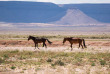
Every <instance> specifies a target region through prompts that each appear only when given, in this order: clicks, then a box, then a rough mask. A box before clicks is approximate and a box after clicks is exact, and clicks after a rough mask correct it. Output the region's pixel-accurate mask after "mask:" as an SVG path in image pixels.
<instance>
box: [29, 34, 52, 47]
mask: <svg viewBox="0 0 110 74" xmlns="http://www.w3.org/2000/svg"><path fill="white" fill-rule="evenodd" d="M30 39H32V40H33V42H34V44H35V49H36V44H37V48H38V43H43V47H44V46H45V47H46V48H47V45H46V43H45V42H46V40H47V41H48V43H49V44H51V43H52V42H50V41H49V40H48V39H47V38H39V37H33V36H29V37H28V41H29V40H30ZM38 49H39V48H38Z"/></svg>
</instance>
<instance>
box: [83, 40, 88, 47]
mask: <svg viewBox="0 0 110 74" xmlns="http://www.w3.org/2000/svg"><path fill="white" fill-rule="evenodd" d="M82 40H83V45H84V47H85V48H87V47H86V44H85V40H84V39H82Z"/></svg>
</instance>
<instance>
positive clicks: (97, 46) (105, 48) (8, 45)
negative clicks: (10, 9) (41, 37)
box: [0, 40, 110, 53]
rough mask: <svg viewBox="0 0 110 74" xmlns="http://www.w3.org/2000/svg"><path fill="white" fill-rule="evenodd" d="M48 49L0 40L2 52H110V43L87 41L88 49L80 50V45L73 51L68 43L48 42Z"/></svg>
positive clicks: (23, 42) (25, 41)
mask: <svg viewBox="0 0 110 74" xmlns="http://www.w3.org/2000/svg"><path fill="white" fill-rule="evenodd" d="M46 44H47V48H45V47H42V43H41V44H39V48H40V49H37V48H36V49H35V48H34V43H33V42H32V41H27V40H0V50H20V51H22V50H27V51H64V52H91V53H96V52H110V41H86V46H87V48H85V49H82V48H81V47H80V48H79V49H78V44H73V50H72V51H71V48H70V44H69V43H68V42H66V43H65V45H63V44H62V41H53V43H52V45H49V44H48V43H47V42H46Z"/></svg>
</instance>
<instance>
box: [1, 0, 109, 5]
mask: <svg viewBox="0 0 110 74" xmlns="http://www.w3.org/2000/svg"><path fill="white" fill-rule="evenodd" d="M0 1H35V2H52V3H56V4H69V3H110V0H0Z"/></svg>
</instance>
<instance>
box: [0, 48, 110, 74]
mask: <svg viewBox="0 0 110 74" xmlns="http://www.w3.org/2000/svg"><path fill="white" fill-rule="evenodd" d="M109 58H110V53H96V54H94V53H86V52H51V51H38V52H35V51H19V50H15V51H0V68H1V69H0V71H1V72H4V71H7V72H8V71H9V70H17V69H22V71H21V70H20V72H24V71H25V70H28V69H29V68H32V67H34V70H35V72H36V71H37V72H39V70H40V71H41V70H42V69H48V68H49V69H57V70H58V68H60V69H62V68H63V67H64V68H65V69H67V70H71V72H77V71H74V70H75V69H77V68H78V69H82V68H81V67H83V68H84V67H85V66H87V65H88V66H89V68H88V69H91V68H93V67H96V68H97V69H99V71H97V72H98V73H101V69H102V68H106V71H105V72H109V70H110V59H109ZM46 66H48V67H47V68H45V67H46ZM60 66H61V67H60ZM68 66H70V68H71V67H72V66H74V68H73V69H70V68H69V67H68ZM79 72H80V71H79ZM59 73H62V72H60V71H59ZM89 73H90V71H89Z"/></svg>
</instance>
